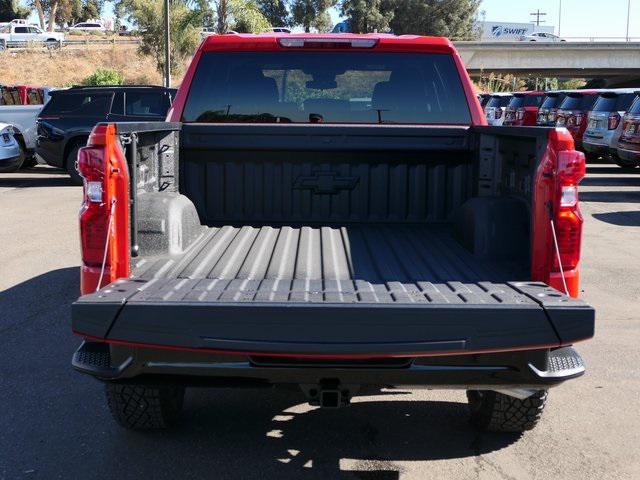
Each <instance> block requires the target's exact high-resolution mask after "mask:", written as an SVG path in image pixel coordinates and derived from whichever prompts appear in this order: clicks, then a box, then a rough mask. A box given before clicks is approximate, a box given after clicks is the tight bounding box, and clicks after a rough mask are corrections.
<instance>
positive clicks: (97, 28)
mask: <svg viewBox="0 0 640 480" xmlns="http://www.w3.org/2000/svg"><path fill="white" fill-rule="evenodd" d="M67 30H69V32H82V33H89V32H98V33H104V32H106V31H107V28H106V27H105V26H104V25H102V24H101V23H99V22H80V23H76V24H75V25H73V26H71V27H69V28H68V29H67Z"/></svg>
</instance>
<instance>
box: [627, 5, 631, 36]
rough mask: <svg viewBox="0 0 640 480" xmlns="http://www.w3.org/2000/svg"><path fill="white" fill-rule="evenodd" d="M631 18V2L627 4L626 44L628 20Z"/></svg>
mask: <svg viewBox="0 0 640 480" xmlns="http://www.w3.org/2000/svg"><path fill="white" fill-rule="evenodd" d="M630 18H631V0H628V2H627V42H628V41H629V19H630Z"/></svg>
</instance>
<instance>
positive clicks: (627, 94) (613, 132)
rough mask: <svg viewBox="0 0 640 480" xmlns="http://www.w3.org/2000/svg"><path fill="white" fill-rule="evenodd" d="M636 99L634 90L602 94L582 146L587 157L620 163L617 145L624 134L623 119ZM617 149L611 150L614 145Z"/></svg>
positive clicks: (593, 110)
mask: <svg viewBox="0 0 640 480" xmlns="http://www.w3.org/2000/svg"><path fill="white" fill-rule="evenodd" d="M635 98H636V93H635V91H634V90H632V89H617V90H610V91H605V92H601V93H600V96H599V97H598V100H596V103H595V104H594V105H593V108H592V110H591V112H590V113H589V117H588V123H587V129H586V130H585V132H584V135H583V139H582V146H583V148H584V151H585V152H586V153H587V155H589V156H592V157H605V158H610V159H611V160H612V161H613V162H616V163H620V162H619V159H618V150H617V143H618V139H619V138H620V135H621V134H622V125H621V124H622V117H624V115H625V113H626V112H627V110H628V109H629V107H630V106H631V104H632V103H633V100H634V99H635ZM614 142H615V147H614V148H613V150H612V149H611V146H612V143H614Z"/></svg>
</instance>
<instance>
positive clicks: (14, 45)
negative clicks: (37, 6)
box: [0, 37, 140, 50]
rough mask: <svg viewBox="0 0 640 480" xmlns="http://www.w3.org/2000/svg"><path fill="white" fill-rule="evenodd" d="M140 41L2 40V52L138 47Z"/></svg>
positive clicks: (0, 46) (114, 39)
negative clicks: (35, 49) (106, 46)
mask: <svg viewBox="0 0 640 480" xmlns="http://www.w3.org/2000/svg"><path fill="white" fill-rule="evenodd" d="M138 44H140V40H139V39H137V38H121V37H111V38H95V37H93V38H92V37H85V38H78V39H65V40H63V41H61V42H34V41H17V42H16V41H14V42H8V41H6V40H4V39H0V50H4V49H9V48H10V49H12V50H13V49H25V48H38V47H40V48H48V49H56V48H64V47H69V46H84V45H138Z"/></svg>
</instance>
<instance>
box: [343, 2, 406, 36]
mask: <svg viewBox="0 0 640 480" xmlns="http://www.w3.org/2000/svg"><path fill="white" fill-rule="evenodd" d="M340 6H341V10H342V14H343V15H344V16H345V17H348V18H349V26H350V28H351V31H352V32H354V33H372V32H386V31H389V22H391V20H392V19H393V15H394V9H393V6H394V4H393V3H392V2H390V1H389V0H343V1H342V3H341V5H340Z"/></svg>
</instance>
